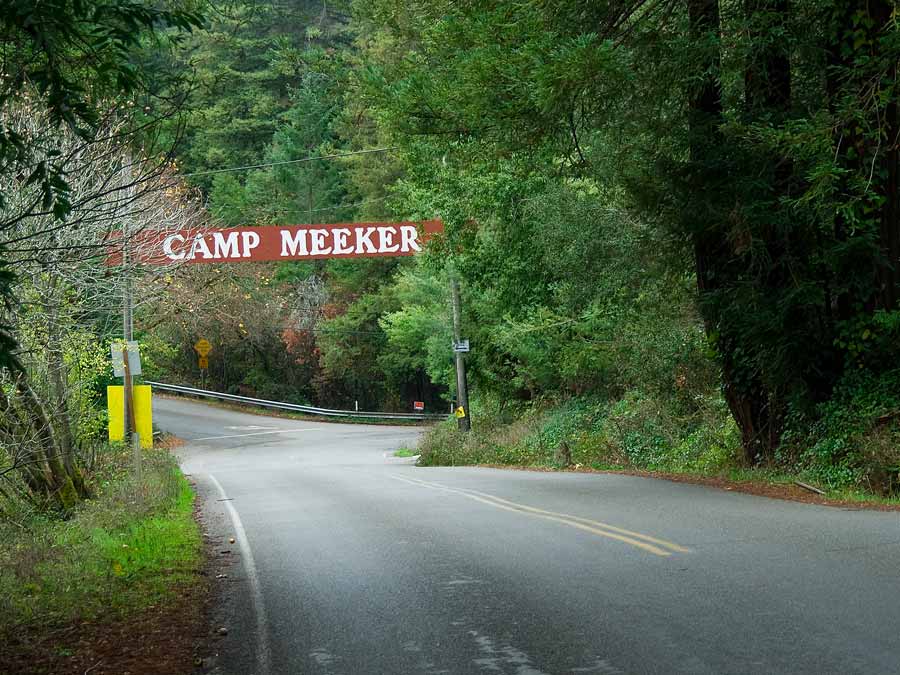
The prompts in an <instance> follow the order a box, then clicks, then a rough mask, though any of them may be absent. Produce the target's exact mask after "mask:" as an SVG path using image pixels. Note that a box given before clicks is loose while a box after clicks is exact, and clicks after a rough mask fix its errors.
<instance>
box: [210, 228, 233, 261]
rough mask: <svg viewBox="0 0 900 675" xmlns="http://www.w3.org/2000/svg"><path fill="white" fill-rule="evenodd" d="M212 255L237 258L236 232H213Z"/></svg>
mask: <svg viewBox="0 0 900 675" xmlns="http://www.w3.org/2000/svg"><path fill="white" fill-rule="evenodd" d="M212 238H213V257H215V258H238V257H240V253H239V252H238V233H237V232H229V233H228V236H227V237H226V236H225V233H224V232H213V235H212Z"/></svg>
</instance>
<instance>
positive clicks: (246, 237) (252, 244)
mask: <svg viewBox="0 0 900 675" xmlns="http://www.w3.org/2000/svg"><path fill="white" fill-rule="evenodd" d="M241 239H242V241H243V243H244V253H243V254H242V255H243V257H244V258H249V257H250V251H252V250H253V249H255V248H256V247H257V246H259V235H258V234H256V232H241Z"/></svg>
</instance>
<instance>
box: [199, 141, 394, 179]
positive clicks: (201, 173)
mask: <svg viewBox="0 0 900 675" xmlns="http://www.w3.org/2000/svg"><path fill="white" fill-rule="evenodd" d="M396 149H397V146H391V147H388V148H372V149H371V150H354V151H353V152H343V153H338V154H334V155H319V156H317V157H303V158H302V159H286V160H284V161H283V162H265V163H263V164H249V165H247V166H233V167H230V168H227V169H210V170H209V171H194V172H193V173H186V174H182V175H183V176H184V177H185V178H188V177H190V176H208V175H210V174H214V173H227V172H229V171H248V170H249V169H265V168H268V167H270V166H284V165H285V164H300V163H302V162H315V161H318V160H320V159H340V158H341V157H352V156H354V155H371V154H375V153H379V152H390V151H391V150H396Z"/></svg>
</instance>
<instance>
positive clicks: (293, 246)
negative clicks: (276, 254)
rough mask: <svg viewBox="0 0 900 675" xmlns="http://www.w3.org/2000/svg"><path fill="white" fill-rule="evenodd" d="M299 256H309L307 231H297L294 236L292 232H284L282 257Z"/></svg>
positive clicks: (282, 233)
mask: <svg viewBox="0 0 900 675" xmlns="http://www.w3.org/2000/svg"><path fill="white" fill-rule="evenodd" d="M298 255H309V248H307V246H306V230H297V231H296V232H295V233H294V234H293V236H292V235H291V231H290V230H282V231H281V257H282V258H287V257H288V256H291V257H297V256H298Z"/></svg>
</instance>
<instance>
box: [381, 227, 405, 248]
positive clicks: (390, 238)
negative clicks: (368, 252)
mask: <svg viewBox="0 0 900 675" xmlns="http://www.w3.org/2000/svg"><path fill="white" fill-rule="evenodd" d="M378 235H379V237H378V238H379V240H380V241H381V245H380V246H379V247H378V252H379V253H396V252H397V251H399V250H400V244H395V243H394V231H393V230H392V229H390V228H387V227H379V228H378Z"/></svg>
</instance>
